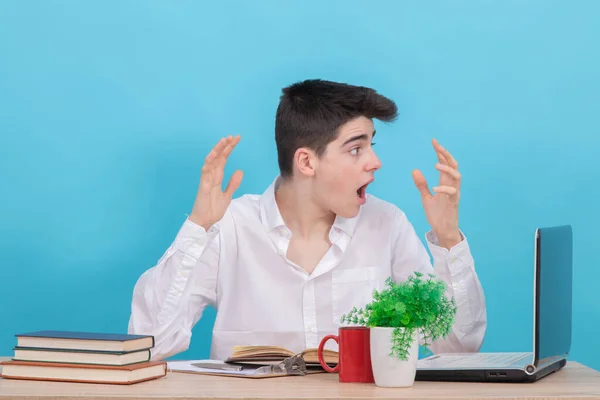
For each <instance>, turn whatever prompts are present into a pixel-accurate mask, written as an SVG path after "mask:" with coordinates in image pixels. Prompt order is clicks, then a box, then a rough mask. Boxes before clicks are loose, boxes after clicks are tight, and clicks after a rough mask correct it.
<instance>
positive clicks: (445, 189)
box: [433, 186, 458, 196]
mask: <svg viewBox="0 0 600 400" xmlns="http://www.w3.org/2000/svg"><path fill="white" fill-rule="evenodd" d="M433 191H434V192H436V193H445V194H448V195H450V196H454V195H455V194H457V193H458V189H457V188H455V187H454V186H436V187H434V188H433Z"/></svg>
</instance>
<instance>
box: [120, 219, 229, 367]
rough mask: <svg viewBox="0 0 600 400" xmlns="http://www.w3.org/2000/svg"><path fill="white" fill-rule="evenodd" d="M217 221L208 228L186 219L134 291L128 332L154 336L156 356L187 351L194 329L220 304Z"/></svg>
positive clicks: (153, 356) (140, 279)
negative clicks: (208, 308)
mask: <svg viewBox="0 0 600 400" xmlns="http://www.w3.org/2000/svg"><path fill="white" fill-rule="evenodd" d="M218 233H219V227H218V224H217V225H215V226H213V227H212V228H210V229H209V231H208V232H206V231H205V229H204V228H203V227H201V226H199V225H197V224H195V223H194V222H192V221H190V220H189V219H186V220H185V222H184V223H183V225H182V227H181V228H180V230H179V232H178V234H177V236H176V238H175V240H174V242H173V243H172V244H171V246H169V248H168V249H167V250H166V251H165V253H164V254H163V256H162V257H161V258H160V260H159V261H158V263H157V265H155V266H154V267H152V268H150V269H149V270H147V271H145V272H144V273H143V274H142V276H140V278H139V279H138V281H137V282H136V284H135V287H134V290H133V298H132V304H131V315H130V319H129V327H128V332H129V333H131V334H146V335H153V336H154V339H155V346H154V348H153V349H152V350H151V353H152V360H159V359H164V358H167V357H170V356H171V355H174V354H177V353H180V352H182V351H185V350H186V349H187V348H188V347H189V344H190V340H191V336H192V332H191V330H192V327H193V326H194V325H195V324H196V323H197V322H198V321H199V320H200V318H201V316H202V313H203V312H204V309H205V308H206V306H208V305H215V304H216V301H217V299H216V297H217V296H216V287H217V270H218V265H219V235H218Z"/></svg>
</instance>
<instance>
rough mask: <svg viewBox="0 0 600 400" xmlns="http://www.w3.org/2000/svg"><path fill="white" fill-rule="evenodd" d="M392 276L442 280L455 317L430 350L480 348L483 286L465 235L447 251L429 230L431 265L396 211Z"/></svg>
mask: <svg viewBox="0 0 600 400" xmlns="http://www.w3.org/2000/svg"><path fill="white" fill-rule="evenodd" d="M395 220H396V224H395V232H396V237H395V239H394V240H395V243H394V246H393V252H394V254H393V265H392V276H393V279H394V280H395V281H404V280H406V279H407V278H408V277H409V276H410V275H411V274H413V273H414V272H415V271H419V272H422V273H423V274H429V273H433V274H435V275H436V276H437V277H438V278H440V279H442V280H443V281H444V282H446V285H447V292H446V295H447V296H448V297H449V298H454V301H455V302H456V306H457V310H456V318H455V322H454V325H453V328H452V332H451V333H450V334H449V335H448V336H447V337H446V338H444V339H442V338H440V339H438V340H437V341H435V342H433V343H431V344H430V345H429V349H430V350H431V351H433V352H434V353H457V352H477V351H479V349H480V348H481V345H482V343H483V339H484V337H485V332H486V327H487V316H486V305H485V297H484V294H483V288H482V286H481V283H480V282H479V278H478V277H477V273H476V272H475V262H474V260H473V257H472V255H471V251H470V249H469V244H468V242H467V238H466V237H465V236H464V235H463V233H462V232H461V235H462V238H463V240H462V241H461V242H460V243H458V244H457V245H455V246H454V247H452V248H451V249H450V250H448V249H445V248H443V247H440V246H439V245H438V241H437V238H436V237H435V235H434V233H433V232H432V231H430V232H427V234H426V235H425V239H426V241H427V246H428V248H429V250H430V251H431V255H432V256H433V266H432V264H431V259H430V257H429V255H428V253H427V250H426V248H425V246H424V245H423V242H421V240H420V239H419V237H418V236H417V234H416V232H415V230H414V227H413V226H412V224H411V223H410V222H409V221H408V219H407V218H406V215H405V214H404V213H403V212H402V211H401V210H397V212H396V216H395Z"/></svg>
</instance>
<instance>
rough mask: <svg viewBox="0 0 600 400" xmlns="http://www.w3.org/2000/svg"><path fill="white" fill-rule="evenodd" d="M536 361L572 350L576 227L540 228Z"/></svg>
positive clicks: (537, 270)
mask: <svg viewBox="0 0 600 400" xmlns="http://www.w3.org/2000/svg"><path fill="white" fill-rule="evenodd" d="M536 259H537V263H536V271H535V274H536V277H535V284H536V289H537V290H536V299H535V310H534V311H535V315H536V317H537V318H536V322H535V325H536V326H535V331H534V332H535V338H534V339H535V358H536V359H535V363H536V364H538V361H541V360H544V359H546V358H551V357H555V356H563V355H566V354H568V353H569V351H570V350H571V313H572V285H573V231H572V228H571V226H570V225H564V226H556V227H548V228H540V229H539V230H538V234H537V239H536Z"/></svg>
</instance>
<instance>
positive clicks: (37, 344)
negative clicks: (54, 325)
mask: <svg viewBox="0 0 600 400" xmlns="http://www.w3.org/2000/svg"><path fill="white" fill-rule="evenodd" d="M15 336H16V337H17V346H16V347H15V348H14V349H13V350H14V356H13V357H12V360H10V361H4V362H2V363H0V364H1V365H2V373H1V374H0V376H1V377H3V378H6V379H26V380H49V381H63V382H85V383H112V384H132V383H137V382H143V381H147V380H151V379H156V378H160V377H163V376H165V375H166V374H167V364H166V362H164V361H150V349H152V348H153V347H154V337H153V336H147V335H127V334H107V333H91V332H70V331H39V332H31V333H23V334H18V335H15Z"/></svg>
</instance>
